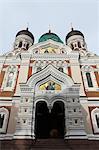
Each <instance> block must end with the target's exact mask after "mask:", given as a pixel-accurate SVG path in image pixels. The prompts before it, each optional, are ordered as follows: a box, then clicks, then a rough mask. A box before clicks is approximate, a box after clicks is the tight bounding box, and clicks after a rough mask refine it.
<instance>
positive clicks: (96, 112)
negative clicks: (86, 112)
mask: <svg viewBox="0 0 99 150" xmlns="http://www.w3.org/2000/svg"><path fill="white" fill-rule="evenodd" d="M91 118H92V124H93V129H94V132H95V133H99V108H95V109H93V110H92V112H91Z"/></svg>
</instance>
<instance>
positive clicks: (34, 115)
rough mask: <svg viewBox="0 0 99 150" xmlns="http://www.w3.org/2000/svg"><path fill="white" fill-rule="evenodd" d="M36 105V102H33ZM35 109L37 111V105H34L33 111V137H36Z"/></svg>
mask: <svg viewBox="0 0 99 150" xmlns="http://www.w3.org/2000/svg"><path fill="white" fill-rule="evenodd" d="M33 105H34V103H33ZM35 111H36V105H34V106H33V112H32V123H31V125H32V128H31V130H32V131H31V132H32V138H33V139H35Z"/></svg>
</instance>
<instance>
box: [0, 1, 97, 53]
mask: <svg viewBox="0 0 99 150" xmlns="http://www.w3.org/2000/svg"><path fill="white" fill-rule="evenodd" d="M71 23H72V26H73V28H74V29H76V30H80V31H81V32H82V33H83V34H84V36H85V40H86V43H87V47H88V50H89V51H91V52H94V53H96V54H99V42H98V41H99V0H0V54H4V53H6V52H9V51H11V50H13V43H14V40H15V36H16V34H17V32H18V31H20V30H23V29H26V28H27V27H28V28H29V31H31V32H32V34H33V35H34V38H35V43H37V42H38V39H39V38H40V36H41V35H42V34H44V33H46V32H48V30H49V25H50V29H51V31H52V32H54V33H56V34H57V35H58V36H59V37H60V38H61V40H62V41H63V42H64V43H65V37H66V35H67V33H68V32H70V30H71Z"/></svg>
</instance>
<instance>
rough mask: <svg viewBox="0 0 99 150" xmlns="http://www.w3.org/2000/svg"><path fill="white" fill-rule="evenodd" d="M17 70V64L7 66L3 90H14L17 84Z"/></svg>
mask: <svg viewBox="0 0 99 150" xmlns="http://www.w3.org/2000/svg"><path fill="white" fill-rule="evenodd" d="M17 72H18V67H17V66H14V65H12V66H8V67H7V68H6V72H5V76H4V80H3V83H2V87H1V89H2V90H3V91H13V89H14V87H15V84H16V78H17Z"/></svg>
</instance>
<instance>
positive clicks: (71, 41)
mask: <svg viewBox="0 0 99 150" xmlns="http://www.w3.org/2000/svg"><path fill="white" fill-rule="evenodd" d="M65 41H66V44H67V45H68V46H69V47H70V48H71V49H72V50H74V51H80V50H84V51H86V50H87V45H86V42H85V38H84V35H83V33H82V32H80V31H78V30H74V29H73V27H72V28H71V31H70V32H69V33H68V34H67V36H66V39H65Z"/></svg>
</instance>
